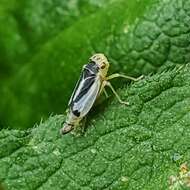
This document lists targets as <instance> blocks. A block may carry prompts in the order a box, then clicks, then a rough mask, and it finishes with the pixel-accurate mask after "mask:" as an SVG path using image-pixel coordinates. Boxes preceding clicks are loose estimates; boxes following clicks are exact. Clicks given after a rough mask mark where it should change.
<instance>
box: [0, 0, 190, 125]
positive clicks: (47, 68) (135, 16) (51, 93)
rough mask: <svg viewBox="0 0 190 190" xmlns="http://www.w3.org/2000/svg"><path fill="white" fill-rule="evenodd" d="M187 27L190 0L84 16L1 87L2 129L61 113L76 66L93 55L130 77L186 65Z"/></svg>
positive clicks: (117, 6)
mask: <svg viewBox="0 0 190 190" xmlns="http://www.w3.org/2000/svg"><path fill="white" fill-rule="evenodd" d="M41 2H42V1H41ZM92 2H93V1H92ZM94 2H95V1H94ZM28 3H29V2H28ZM28 3H26V4H28ZM29 4H30V3H29ZM31 10H32V9H31ZM30 13H33V12H32V11H30ZM121 13H122V14H121ZM33 14H35V13H33ZM36 14H37V13H36ZM69 18H70V17H69ZM26 19H27V17H26ZM44 19H46V18H44ZM52 20H54V19H53V18H52ZM188 23H190V1H189V0H174V1H168V0H166V1H161V0H157V1H151V0H144V1H136V0H135V1H132V0H131V1H130V0H128V1H126V0H119V1H113V3H112V4H109V3H108V4H105V7H104V8H101V9H98V10H97V11H95V13H94V14H92V15H91V16H89V17H85V13H84V16H82V17H81V19H80V20H79V21H78V22H75V23H74V24H72V25H71V26H70V27H69V28H67V29H66V30H64V31H62V32H59V33H58V35H56V36H55V37H53V38H52V39H51V40H49V41H48V42H47V43H46V44H45V45H44V46H43V47H41V48H40V51H39V52H38V53H37V54H36V55H35V56H34V57H33V58H32V60H31V61H30V62H29V63H28V64H27V65H26V66H25V67H24V68H23V69H22V70H21V72H18V73H17V74H16V75H15V76H14V77H13V79H12V81H10V83H9V84H8V85H7V84H6V86H5V88H3V90H2V92H1V94H2V97H3V100H4V101H3V102H1V104H0V105H1V106H0V115H1V120H2V123H3V125H4V126H7V125H8V126H15V127H21V128H23V127H29V126H31V124H32V123H34V122H36V121H39V120H40V118H41V117H43V118H46V117H47V116H48V114H50V113H52V112H54V113H62V112H63V110H64V109H65V108H66V106H67V102H68V99H69V96H70V94H71V92H72V90H73V87H74V84H75V82H76V80H77V78H78V77H79V76H78V75H79V73H80V69H81V66H82V65H83V64H85V63H86V62H87V60H88V58H89V57H90V56H91V55H92V54H93V53H94V52H104V53H105V54H106V55H107V56H108V58H109V59H110V61H111V66H112V71H119V72H125V73H128V74H131V75H139V74H142V73H145V74H146V73H150V72H156V71H157V70H163V69H164V68H165V67H173V66H174V65H176V64H185V63H187V62H189V61H190V54H189V53H188V52H189V51H190V41H189V39H190V25H189V24H188ZM47 26H48V25H47ZM47 26H46V25H45V26H44V28H46V27H47ZM39 27H43V26H39ZM42 30H45V29H42ZM36 31H38V29H36ZM39 35H43V32H42V33H41V34H39ZM71 36H72V37H71ZM18 86H19V88H18ZM10 102H11V104H10ZM34 107H35V109H34ZM15 112H16V113H17V115H15V114H14V113H15Z"/></svg>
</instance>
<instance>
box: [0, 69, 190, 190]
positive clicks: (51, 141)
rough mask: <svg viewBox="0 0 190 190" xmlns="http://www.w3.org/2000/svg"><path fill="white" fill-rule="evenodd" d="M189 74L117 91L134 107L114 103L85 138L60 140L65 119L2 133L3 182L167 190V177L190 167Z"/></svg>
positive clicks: (31, 185)
mask: <svg viewBox="0 0 190 190" xmlns="http://www.w3.org/2000/svg"><path fill="white" fill-rule="evenodd" d="M189 71H190V66H189V65H187V66H186V67H183V68H181V69H180V70H179V69H175V70H171V71H168V72H165V73H160V74H156V75H154V76H152V77H146V78H145V79H144V80H142V81H139V82H138V83H135V84H132V85H130V86H129V87H128V88H127V87H126V88H125V89H123V90H120V91H119V93H120V95H121V97H122V99H127V100H128V101H129V102H130V106H124V105H120V104H118V102H117V101H116V100H114V101H112V102H111V104H110V103H109V105H108V106H105V109H104V111H101V112H97V113H96V114H95V115H94V114H93V113H92V114H91V116H90V121H89V124H88V129H87V132H86V134H85V136H82V137H73V136H72V135H71V134H67V135H65V136H63V137H61V136H60V135H59V129H60V128H61V127H62V122H63V121H64V118H63V116H54V117H50V118H49V119H48V120H47V121H45V122H43V123H41V124H40V125H39V126H36V127H35V128H33V129H31V130H27V131H18V130H6V129H3V130H1V131H0V180H2V182H3V184H4V185H5V186H6V187H7V188H8V189H14V190H17V189H19V190H20V189H26V190H32V189H35V190H36V189H65V190H71V189H72V190H75V189H77V190H79V189H81V190H91V189H93V190H96V189H98V190H100V189H114V190H119V189H123V190H124V189H125V190H127V189H130V190H131V189H135V190H137V189H146V190H149V189H150V190H151V189H155V190H156V189H159V190H162V189H163V190H166V189H169V186H170V184H169V179H170V176H172V175H177V174H178V172H179V165H180V164H181V163H184V162H187V163H189V159H190V152H189V148H190V72H189ZM108 101H109V102H110V101H111V99H109V100H108ZM170 187H171V186H170ZM179 188H180V187H179Z"/></svg>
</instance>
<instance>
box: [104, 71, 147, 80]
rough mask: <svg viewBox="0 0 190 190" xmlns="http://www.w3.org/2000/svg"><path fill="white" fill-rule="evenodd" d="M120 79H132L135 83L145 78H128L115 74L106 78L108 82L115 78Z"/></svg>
mask: <svg viewBox="0 0 190 190" xmlns="http://www.w3.org/2000/svg"><path fill="white" fill-rule="evenodd" d="M118 77H122V78H126V79H130V80H133V81H139V80H141V79H142V78H143V77H144V76H143V75H141V76H140V77H138V78H134V77H130V76H127V75H123V74H119V73H115V74H112V75H110V76H108V77H106V80H111V79H113V78H118Z"/></svg>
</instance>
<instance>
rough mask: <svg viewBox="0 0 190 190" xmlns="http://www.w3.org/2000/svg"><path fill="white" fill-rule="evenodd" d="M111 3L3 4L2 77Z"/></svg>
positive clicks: (0, 12) (0, 37) (37, 1)
mask: <svg viewBox="0 0 190 190" xmlns="http://www.w3.org/2000/svg"><path fill="white" fill-rule="evenodd" d="M112 1H114V0H107V1H101V0H100V1H94V0H93V1H86V2H85V1H83V0H74V1H67V0H57V1H51V0H49V1H47V0H30V1H25V0H20V1H19V2H18V1H17V2H16V0H10V1H5V0H1V7H0V68H1V69H0V77H1V78H3V77H5V76H6V75H8V76H10V75H12V73H14V72H15V70H16V71H17V69H20V68H21V67H22V66H23V65H25V64H26V63H27V60H29V59H30V58H31V57H32V56H33V55H34V54H35V52H37V51H39V49H40V46H42V45H43V44H44V43H46V42H47V41H50V39H51V38H53V37H54V36H55V35H57V34H58V33H59V32H60V31H63V30H65V29H66V28H68V27H69V26H71V25H72V24H73V23H75V22H76V21H78V20H80V19H81V18H82V17H84V16H88V15H90V14H92V13H94V12H96V10H97V9H101V8H102V7H104V6H106V5H107V4H109V3H110V2H112ZM47 12H48V14H47ZM7 72H8V73H7ZM1 75H2V76H1Z"/></svg>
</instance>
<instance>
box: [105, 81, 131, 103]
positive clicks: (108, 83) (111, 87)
mask: <svg viewBox="0 0 190 190" xmlns="http://www.w3.org/2000/svg"><path fill="white" fill-rule="evenodd" d="M104 83H105V86H109V87H110V89H111V90H112V92H113V93H114V95H115V96H116V98H117V99H118V101H119V102H120V103H121V104H125V105H129V102H125V101H123V100H121V98H120V96H119V95H118V93H117V92H116V91H115V89H114V88H113V86H112V85H111V83H110V82H108V81H104Z"/></svg>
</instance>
